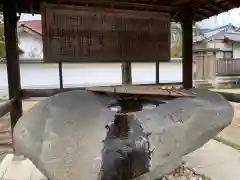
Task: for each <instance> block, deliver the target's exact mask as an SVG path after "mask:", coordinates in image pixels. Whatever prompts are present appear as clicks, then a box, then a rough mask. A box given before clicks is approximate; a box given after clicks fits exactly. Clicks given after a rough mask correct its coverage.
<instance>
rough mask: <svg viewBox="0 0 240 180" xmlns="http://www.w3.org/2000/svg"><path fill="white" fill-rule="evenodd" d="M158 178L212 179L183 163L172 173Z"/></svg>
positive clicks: (170, 179) (175, 179) (169, 179)
mask: <svg viewBox="0 0 240 180" xmlns="http://www.w3.org/2000/svg"><path fill="white" fill-rule="evenodd" d="M158 180H210V178H208V177H206V176H204V175H200V174H197V173H195V172H194V171H193V170H192V169H190V168H188V167H186V166H184V165H182V166H180V167H178V168H177V169H175V170H174V171H173V172H172V173H170V174H168V175H165V176H164V177H162V178H160V179H158Z"/></svg>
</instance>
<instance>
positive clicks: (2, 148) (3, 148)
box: [0, 144, 13, 155]
mask: <svg viewBox="0 0 240 180" xmlns="http://www.w3.org/2000/svg"><path fill="white" fill-rule="evenodd" d="M12 152H13V146H12V144H5V145H0V155H1V154H6V153H12Z"/></svg>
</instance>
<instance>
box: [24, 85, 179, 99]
mask: <svg viewBox="0 0 240 180" xmlns="http://www.w3.org/2000/svg"><path fill="white" fill-rule="evenodd" d="M131 86H134V87H141V88H147V89H149V88H151V89H159V88H162V89H171V87H174V88H175V89H181V88H182V83H179V82H176V83H161V84H144V85H142V84H137V85H131ZM110 87H112V88H116V87H122V85H118V86H110ZM91 88H109V86H107V87H105V86H104V87H79V88H63V89H22V98H23V99H27V98H32V97H49V96H52V95H54V94H58V93H61V92H66V91H73V90H85V89H91Z"/></svg>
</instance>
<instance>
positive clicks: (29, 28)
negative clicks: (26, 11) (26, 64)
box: [18, 20, 43, 60]
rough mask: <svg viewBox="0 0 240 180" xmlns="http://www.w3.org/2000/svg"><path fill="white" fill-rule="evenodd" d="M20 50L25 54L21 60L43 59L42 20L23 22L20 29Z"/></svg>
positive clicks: (21, 55) (21, 56) (20, 56)
mask: <svg viewBox="0 0 240 180" xmlns="http://www.w3.org/2000/svg"><path fill="white" fill-rule="evenodd" d="M18 41H19V48H20V49H21V50H23V53H21V54H20V55H19V59H20V60H32V59H33V60H37V59H38V60H39V59H43V43H42V24H41V20H32V21H22V22H20V24H19V28H18Z"/></svg>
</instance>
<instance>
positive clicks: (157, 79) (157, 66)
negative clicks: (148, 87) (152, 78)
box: [156, 61, 159, 84]
mask: <svg viewBox="0 0 240 180" xmlns="http://www.w3.org/2000/svg"><path fill="white" fill-rule="evenodd" d="M156 84H159V61H158V62H156Z"/></svg>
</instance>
